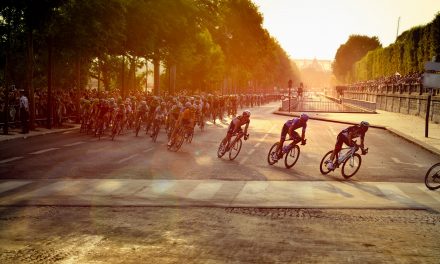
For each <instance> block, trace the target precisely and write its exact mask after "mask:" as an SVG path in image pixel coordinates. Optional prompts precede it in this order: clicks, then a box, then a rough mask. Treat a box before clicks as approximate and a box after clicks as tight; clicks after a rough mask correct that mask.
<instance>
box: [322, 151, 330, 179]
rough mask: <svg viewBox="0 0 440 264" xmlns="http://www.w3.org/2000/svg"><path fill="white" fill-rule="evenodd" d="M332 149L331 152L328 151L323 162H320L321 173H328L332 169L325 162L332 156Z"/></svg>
mask: <svg viewBox="0 0 440 264" xmlns="http://www.w3.org/2000/svg"><path fill="white" fill-rule="evenodd" d="M332 152H333V151H332V150H330V151H329V152H327V153H326V154H325V155H324V157H323V158H322V160H321V163H320V164H319V170H320V171H321V173H322V174H323V175H326V174H328V173H329V172H330V171H331V170H329V169H328V168H327V165H326V164H325V161H326V160H328V159H329V158H330V155H331V154H332Z"/></svg>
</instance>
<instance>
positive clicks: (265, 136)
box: [260, 134, 269, 142]
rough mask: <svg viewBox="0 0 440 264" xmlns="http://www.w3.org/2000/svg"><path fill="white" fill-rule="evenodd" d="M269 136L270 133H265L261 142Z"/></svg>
mask: <svg viewBox="0 0 440 264" xmlns="http://www.w3.org/2000/svg"><path fill="white" fill-rule="evenodd" d="M267 136H269V134H265V135H264V136H263V137H262V138H261V139H260V142H262V141H264V140H265V139H266V138H267Z"/></svg>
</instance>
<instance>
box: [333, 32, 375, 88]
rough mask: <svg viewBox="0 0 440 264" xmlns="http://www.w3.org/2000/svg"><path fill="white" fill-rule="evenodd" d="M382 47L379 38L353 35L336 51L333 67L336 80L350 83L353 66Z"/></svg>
mask: <svg viewBox="0 0 440 264" xmlns="http://www.w3.org/2000/svg"><path fill="white" fill-rule="evenodd" d="M381 46H382V45H381V44H380V42H379V39H378V38H377V37H368V36H361V35H351V36H350V37H349V38H348V40H347V42H345V43H344V44H342V45H341V46H339V48H338V50H337V51H336V56H335V60H334V62H333V65H332V67H333V73H334V74H335V76H336V78H337V79H338V80H340V81H342V82H346V81H349V80H350V79H351V75H350V74H351V70H352V68H353V65H354V64H355V63H356V62H357V61H358V60H360V59H361V58H362V57H364V56H365V54H367V53H368V52H369V51H371V50H374V49H376V48H378V47H381Z"/></svg>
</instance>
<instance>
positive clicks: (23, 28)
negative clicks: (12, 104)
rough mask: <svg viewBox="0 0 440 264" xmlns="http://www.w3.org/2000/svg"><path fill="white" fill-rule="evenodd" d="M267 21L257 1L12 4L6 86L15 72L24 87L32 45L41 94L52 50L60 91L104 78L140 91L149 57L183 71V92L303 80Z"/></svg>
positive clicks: (2, 26) (5, 26)
mask: <svg viewBox="0 0 440 264" xmlns="http://www.w3.org/2000/svg"><path fill="white" fill-rule="evenodd" d="M262 23H263V17H262V15H261V14H260V13H259V12H258V9H257V7H256V6H255V5H254V4H253V3H252V2H251V1H250V0H161V1H157V0H41V1H27V0H4V1H1V3H0V68H1V69H0V81H1V80H2V79H4V77H5V76H6V74H5V73H7V75H8V76H9V79H10V80H9V82H10V83H14V84H21V82H23V80H24V79H25V76H26V69H27V66H28V65H26V62H27V60H26V56H27V49H28V47H30V44H32V48H33V66H34V69H35V70H34V75H33V83H34V84H35V87H36V89H37V90H38V89H40V90H41V89H43V90H44V89H46V85H47V72H48V65H49V64H48V55H49V50H50V49H49V47H53V49H52V50H53V53H52V64H53V65H54V66H53V67H54V71H53V83H54V87H55V88H56V89H66V88H72V87H78V88H83V87H85V85H86V84H87V80H88V78H89V77H90V76H92V77H94V78H97V77H98V76H100V80H101V82H102V83H103V88H105V89H106V90H112V89H121V91H123V89H129V90H137V89H140V88H141V85H142V84H141V79H142V78H141V77H140V76H141V74H136V73H137V72H138V71H139V69H141V66H142V65H140V64H139V63H140V62H145V60H149V61H152V60H160V61H161V63H162V65H163V66H165V68H166V69H170V68H171V67H176V69H177V76H176V77H177V80H176V83H177V87H178V88H179V89H180V88H189V89H190V90H200V91H203V90H206V89H207V87H208V86H209V84H212V83H214V82H215V83H222V82H223V81H224V80H225V79H233V80H234V82H235V83H238V84H240V86H242V87H244V86H247V85H248V83H249V82H252V83H254V84H255V83H257V84H258V85H260V86H263V85H271V86H272V85H277V84H278V85H280V84H285V82H286V80H288V79H297V78H298V71H294V70H293V68H292V66H291V64H290V60H289V58H288V56H287V54H286V53H285V52H284V50H283V49H282V48H281V46H280V45H279V44H278V43H277V41H276V40H275V39H273V38H272V37H271V36H270V35H269V33H268V32H267V31H266V30H265V29H264V28H263V27H262ZM30 34H31V35H32V36H33V39H32V40H31V42H29V38H28V37H29V35H30ZM8 54H9V55H8ZM7 56H8V62H9V64H8V68H7V69H6V68H5V67H6V65H5V64H4V62H5V59H6V57H7ZM123 56H124V57H125V58H126V60H125V64H124V67H123V66H122V64H123V62H122V58H123ZM142 69H143V68H142ZM122 72H124V78H122ZM143 76H145V74H144V75H143ZM122 80H124V83H123V81H122Z"/></svg>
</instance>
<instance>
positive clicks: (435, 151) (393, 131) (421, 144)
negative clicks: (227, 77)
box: [273, 111, 440, 156]
mask: <svg viewBox="0 0 440 264" xmlns="http://www.w3.org/2000/svg"><path fill="white" fill-rule="evenodd" d="M273 114H275V115H282V116H294V117H299V115H298V114H288V113H283V112H279V111H275V112H273ZM309 119H312V120H318V121H324V122H333V123H339V124H348V125H357V124H358V123H354V122H348V121H341V120H335V119H329V118H319V117H318V118H316V117H309ZM370 127H372V128H377V129H384V130H387V131H388V132H390V133H391V134H393V135H396V136H398V137H400V138H403V139H404V140H406V141H408V142H410V143H412V144H414V145H417V146H419V147H421V148H423V149H425V150H427V151H428V152H430V153H432V154H435V155H438V156H440V150H438V149H436V148H433V147H431V146H430V145H428V144H426V143H425V142H422V141H420V140H418V139H416V138H414V137H412V136H408V135H406V134H404V133H402V132H400V131H398V130H396V129H394V128H392V127H388V126H375V125H372V126H370Z"/></svg>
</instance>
